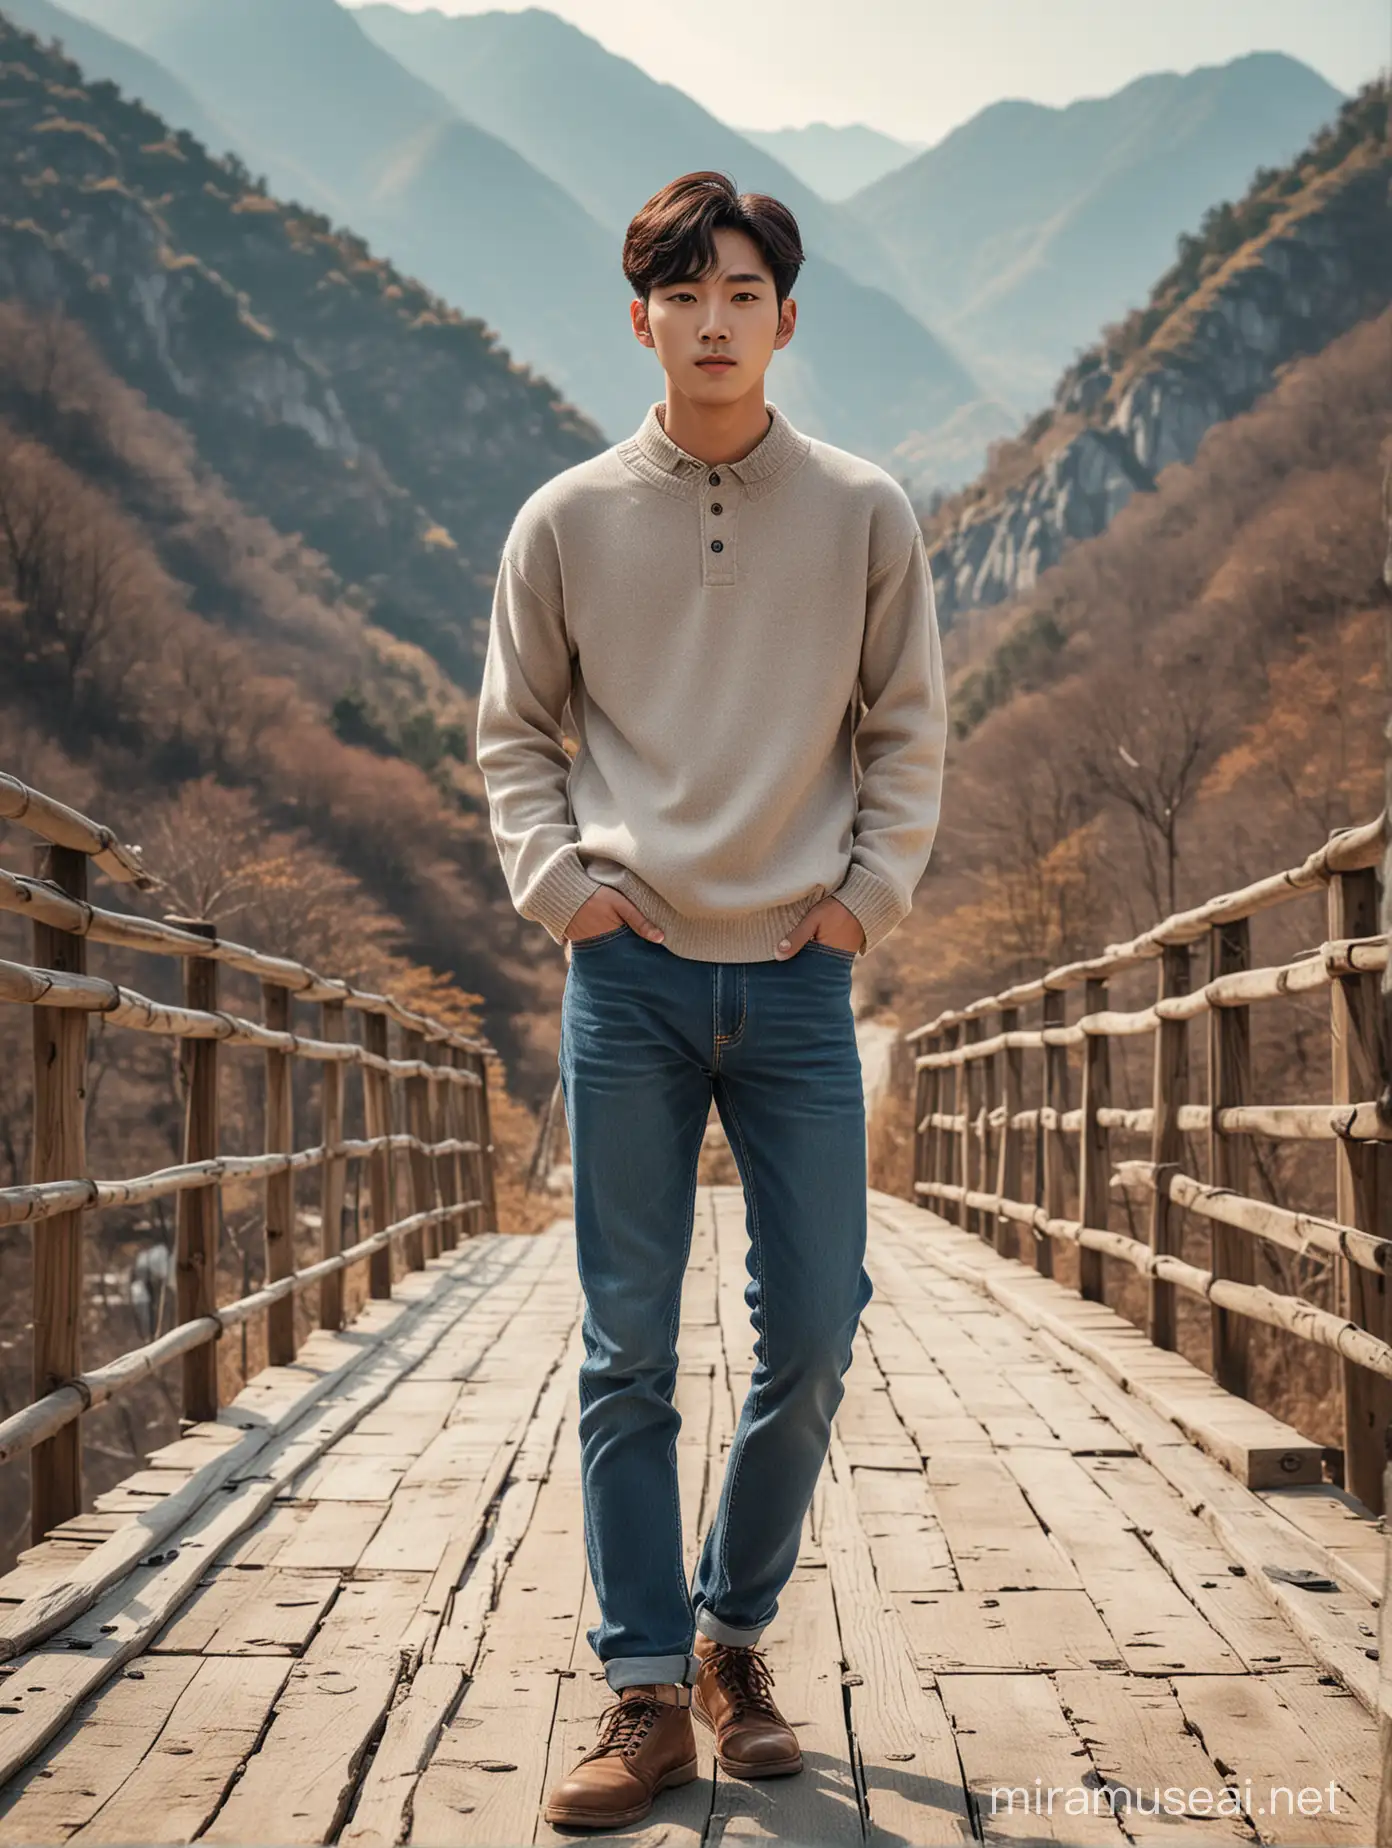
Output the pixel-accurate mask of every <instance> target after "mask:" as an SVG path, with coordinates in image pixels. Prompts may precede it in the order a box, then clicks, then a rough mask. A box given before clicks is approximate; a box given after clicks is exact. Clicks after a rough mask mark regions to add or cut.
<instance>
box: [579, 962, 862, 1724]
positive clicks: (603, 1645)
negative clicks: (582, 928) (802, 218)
mask: <svg viewBox="0 0 1392 1848" xmlns="http://www.w3.org/2000/svg"><path fill="white" fill-rule="evenodd" d="M853 960H854V959H853V957H852V956H851V954H850V953H849V952H848V951H842V950H836V949H833V948H830V947H829V946H827V945H824V944H817V943H809V944H807V945H806V946H805V947H804V948H803V949H801V950H800V951H799V952H798V953H797V955H796V956H794V957H792V958H791V959H790V960H789V961H787V962H752V963H710V962H696V961H692V960H690V959H688V958H684V957H679V956H674V955H673V954H672V952H671V951H670V950H667V949H665V948H663V946H662V945H661V944H653V943H648V942H647V941H646V940H645V939H644V938H642V937H640V936H638V934H637V933H636V932H635V931H632V930H630V929H629V928H628V926H627V925H620V926H619V927H618V928H617V929H616V930H612V931H605V932H603V933H602V934H601V935H600V936H598V937H591V938H590V939H588V940H587V941H584V942H581V943H578V944H575V945H574V946H573V947H572V953H571V963H570V968H569V971H568V973H567V976H566V989H565V1000H564V1004H563V1007H562V1012H561V1055H560V1065H561V1081H562V1085H563V1088H564V1094H565V1103H566V1115H567V1120H568V1123H569V1127H570V1138H571V1152H572V1156H573V1160H574V1166H575V1231H576V1247H577V1253H578V1259H579V1268H580V1281H581V1285H582V1288H583V1291H584V1296H585V1317H584V1343H585V1358H584V1360H583V1361H582V1363H581V1367H580V1468H581V1482H582V1488H583V1494H584V1512H585V1546H586V1551H587V1554H588V1558H589V1565H590V1576H591V1580H592V1582H593V1584H594V1588H595V1594H596V1597H597V1600H598V1603H599V1608H600V1612H601V1619H600V1622H599V1623H598V1625H597V1626H595V1627H594V1628H593V1629H592V1630H590V1631H589V1633H588V1634H589V1641H590V1644H591V1646H592V1647H593V1649H594V1650H595V1653H596V1654H597V1655H598V1656H599V1659H600V1661H601V1662H602V1663H603V1664H604V1671H605V1677H606V1679H607V1680H608V1682H609V1685H610V1687H612V1688H616V1689H617V1688H623V1687H628V1686H632V1685H634V1684H636V1683H639V1682H650V1681H664V1682H672V1681H676V1682H690V1681H693V1680H694V1679H695V1672H696V1666H697V1660H696V1657H695V1656H694V1655H693V1653H692V1644H693V1642H694V1632H695V1630H696V1629H700V1630H702V1631H704V1633H705V1634H706V1635H707V1636H710V1637H714V1638H715V1639H716V1640H717V1641H718V1642H725V1643H734V1644H745V1643H753V1642H755V1641H757V1640H758V1637H759V1635H760V1633H761V1631H762V1630H763V1628H764V1626H765V1625H766V1624H767V1623H768V1622H769V1621H770V1620H771V1619H772V1618H773V1616H774V1615H775V1613H776V1611H777V1609H778V1596H779V1593H780V1592H781V1591H782V1589H783V1587H784V1585H785V1584H786V1583H787V1581H788V1578H789V1576H790V1574H791V1573H792V1570H793V1567H794V1565H795V1563H796V1561H797V1555H798V1547H799V1543H800V1540H801V1533H802V1523H803V1517H804V1516H805V1514H806V1512H807V1508H808V1504H809V1503H810V1501H811V1499H812V1491H813V1488H814V1487H815V1485H816V1481H817V1476H818V1473H819V1471H820V1469H821V1467H822V1463H823V1461H824V1459H825V1457H826V1451H827V1443H828V1440H829V1436H830V1429H831V1420H832V1416H833V1414H834V1413H835V1411H836V1408H837V1406H838V1405H839V1404H840V1402H841V1396H842V1393H843V1391H844V1387H843V1384H842V1375H843V1374H844V1373H845V1371H846V1369H847V1367H848V1366H849V1365H850V1360H851V1343H852V1340H853V1339H854V1336H855V1331H856V1326H857V1324H858V1322H859V1320H860V1314H861V1311H862V1310H863V1309H864V1307H865V1305H866V1303H867V1302H868V1301H869V1300H870V1294H871V1284H870V1279H869V1277H868V1276H867V1274H866V1271H865V1267H864V1257H865V1236H866V1197H865V1186H866V1172H865V1103H864V1094H863V1091H862V1088H861V1073H860V1058H859V1054H858V1052H857V1048H856V1039H855V1028H854V1022H853V1018H852V1013H851V998H850V989H851V965H852V962H853ZM712 1097H713V1098H714V1100H715V1104H716V1108H717V1109H718V1111H719V1113H720V1120H721V1122H722V1123H723V1124H724V1126H725V1131H726V1134H727V1136H728V1138H729V1142H730V1146H731V1148H732V1150H733V1151H734V1156H735V1160H736V1162H737V1164H738V1167H739V1173H740V1178H741V1180H742V1181H743V1183H744V1194H745V1202H746V1223H747V1226H748V1231H749V1251H748V1254H747V1258H746V1262H747V1266H748V1270H749V1277H750V1281H749V1283H748V1285H747V1286H746V1288H745V1301H746V1302H747V1303H748V1304H749V1309H750V1317H751V1321H752V1324H753V1328H754V1332H755V1342H754V1354H755V1367H754V1372H753V1377H752V1379H751V1382H750V1387H749V1394H748V1397H747V1398H746V1399H745V1402H744V1407H743V1410H742V1411H741V1414H740V1418H739V1423H738V1426H737V1428H736V1430H735V1435H734V1441H733V1443H732V1444H731V1447H730V1453H729V1457H728V1459H727V1462H726V1468H725V1480H724V1484H723V1487H722V1490H721V1495H720V1503H719V1507H718V1509H717V1511H716V1516H715V1521H714V1524H713V1525H712V1527H711V1529H710V1532H709V1533H708V1535H707V1536H706V1540H705V1544H704V1546H703V1548H702V1551H701V1556H700V1561H699V1564H698V1565H697V1569H696V1575H695V1580H694V1582H693V1584H692V1585H691V1586H690V1587H688V1585H687V1580H686V1572H685V1568H684V1566H683V1562H682V1542H681V1521H680V1516H679V1510H678V1500H677V1461H676V1452H677V1431H678V1428H679V1427H680V1424H681V1419H680V1417H679V1415H678V1413H677V1412H676V1410H675V1409H674V1407H673V1404H672V1395H673V1391H674V1389H675V1386H676V1378H677V1347H676V1342H677V1327H678V1322H679V1319H680V1314H681V1289H682V1278H683V1275H684V1273H685V1270H686V1263H687V1256H688V1253H689V1251H690V1247H691V1228H692V1217H693V1209H694V1204H695V1195H696V1170H697V1162H698V1160H699V1157H700V1152H701V1138H702V1135H703V1133H704V1130H705V1126H706V1121H707V1118H708V1115H709V1112H710V1105H711V1099H712Z"/></svg>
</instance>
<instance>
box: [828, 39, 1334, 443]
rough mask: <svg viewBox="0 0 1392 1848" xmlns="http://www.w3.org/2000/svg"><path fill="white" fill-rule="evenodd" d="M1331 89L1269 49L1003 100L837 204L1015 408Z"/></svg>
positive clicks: (1307, 123)
mask: <svg viewBox="0 0 1392 1848" xmlns="http://www.w3.org/2000/svg"><path fill="white" fill-rule="evenodd" d="M1341 100H1342V98H1341V96H1340V94H1339V92H1338V91H1336V90H1334V89H1333V88H1332V87H1331V86H1330V85H1329V84H1328V83H1326V82H1325V80H1324V79H1323V78H1322V77H1320V76H1318V75H1317V74H1316V72H1314V71H1312V70H1310V69H1309V68H1308V67H1307V66H1306V65H1303V64H1300V63H1298V62H1297V61H1296V60H1294V59H1292V58H1288V57H1285V56H1282V55H1280V54H1277V53H1269V52H1261V53H1254V54H1253V55H1252V56H1250V57H1244V58H1239V59H1236V60H1235V61H1234V62H1233V63H1231V64H1226V65H1222V66H1220V67H1216V68H1209V69H1203V70H1195V71H1191V72H1189V73H1188V74H1186V75H1183V76H1181V75H1177V74H1174V73H1164V74H1159V75H1154V76H1147V77H1143V78H1140V79H1138V80H1137V81H1136V82H1135V83H1131V84H1128V85H1127V86H1126V87H1125V88H1124V89H1122V90H1119V91H1117V92H1116V94H1115V95H1112V96H1106V97H1101V98H1096V99H1089V100H1087V101H1083V102H1077V103H1072V104H1070V105H1069V106H1068V107H1067V108H1064V109H1050V108H1044V107H1042V106H1041V105H1039V104H1035V103H1025V102H1001V103H996V104H993V105H992V106H991V107H990V108H989V109H985V110H983V111H982V112H981V113H980V114H979V115H977V116H975V117H973V118H972V120H971V121H970V122H968V123H966V124H965V125H964V126H963V127H961V128H959V129H957V130H955V131H954V132H953V133H952V134H950V135H949V136H948V137H947V138H946V140H944V141H943V142H941V143H940V144H939V145H938V146H936V147H934V148H931V149H929V151H928V152H927V153H925V154H920V155H919V156H918V158H917V159H916V160H914V161H911V162H910V163H909V164H908V165H907V166H905V167H901V168H900V169H899V170H898V171H897V172H895V173H891V174H889V175H888V176H887V177H885V178H884V179H881V180H878V181H876V183H875V184H874V185H873V186H870V187H868V188H866V189H865V190H864V191H862V192H860V193H858V194H856V195H855V197H854V198H853V199H851V200H850V201H849V202H848V204H847V206H846V208H845V209H846V210H849V211H854V212H856V213H858V214H859V215H860V216H861V217H862V218H863V220H864V221H865V223H866V224H867V225H869V226H871V227H872V228H873V229H874V231H875V232H876V233H877V235H878V237H879V240H880V242H881V244H882V246H883V247H885V248H886V249H888V250H889V251H890V252H891V253H892V255H893V256H894V258H895V260H896V262H897V266H898V270H897V288H898V292H899V293H900V295H901V297H902V299H903V300H904V301H905V302H907V304H908V305H909V306H910V307H911V308H912V309H913V310H914V311H915V313H917V314H919V315H920V316H922V317H924V318H925V319H926V320H927V321H928V322H929V323H930V324H931V325H932V326H934V327H936V328H938V329H940V330H941V331H942V333H943V334H944V336H945V337H946V338H947V339H949V340H951V341H952V342H954V343H955V345H956V346H957V348H958V350H959V351H960V352H961V353H962V354H963V356H964V358H965V360H966V362H967V364H968V365H970V366H971V367H972V368H973V369H974V370H975V371H976V373H977V374H978V376H979V377H981V379H982V380H983V382H984V383H985V384H986V385H987V386H988V387H990V388H991V389H992V390H993V391H995V392H998V393H1000V394H1001V395H1002V396H1004V397H1006V398H1008V399H1010V400H1011V401H1012V402H1014V403H1015V404H1016V405H1017V406H1019V407H1020V408H1022V409H1023V408H1025V407H1026V406H1027V405H1028V404H1030V403H1037V402H1038V401H1039V398H1040V397H1041V396H1042V395H1043V394H1044V393H1045V392H1047V391H1048V389H1049V387H1050V385H1051V383H1052V381H1053V379H1054V378H1055V377H1056V376H1057V374H1058V372H1059V370H1060V369H1061V368H1062V367H1063V366H1065V365H1066V364H1067V363H1068V361H1069V360H1070V359H1071V358H1072V357H1073V356H1074V354H1075V353H1076V351H1077V350H1078V349H1079V348H1080V347H1081V346H1083V345H1085V344H1086V343H1087V342H1088V341H1090V340H1091V339H1092V337H1093V335H1094V333H1095V332H1096V329H1097V328H1098V327H1099V326H1100V325H1102V324H1103V323H1104V322H1107V321H1109V320H1112V319H1114V318H1116V317H1118V316H1120V315H1122V314H1124V313H1125V311H1126V310H1127V309H1128V308H1130V307H1132V306H1134V305H1135V304H1136V303H1137V302H1139V301H1143V300H1144V299H1145V297H1146V294H1147V291H1148V290H1149V287H1150V284H1151V282H1152V280H1153V279H1154V277H1155V276H1156V275H1157V274H1158V273H1159V272H1160V270H1162V269H1163V268H1164V266H1165V264H1166V262H1167V261H1168V259H1169V253H1170V251H1171V250H1172V248H1173V245H1174V240H1175V238H1176V237H1177V236H1178V235H1179V233H1180V232H1181V231H1183V230H1185V229H1186V228H1187V227H1189V226H1191V225H1194V224H1196V223H1197V222H1198V220H1199V218H1200V217H1201V215H1202V214H1203V213H1204V212H1205V211H1206V210H1207V209H1208V208H1209V206H1211V205H1212V204H1213V203H1214V202H1215V201H1216V200H1219V199H1226V198H1233V197H1235V196H1237V195H1238V194H1239V193H1241V192H1242V191H1243V190H1244V189H1245V187H1246V186H1247V185H1248V183H1249V182H1250V180H1251V178H1252V175H1253V173H1254V172H1256V171H1257V169H1259V168H1264V167H1269V166H1272V165H1278V164H1280V165H1283V164H1285V163H1286V162H1288V161H1289V160H1291V159H1292V158H1293V157H1294V155H1295V154H1296V152H1297V151H1298V150H1299V149H1300V148H1301V147H1302V146H1303V145H1304V143H1305V142H1306V141H1307V140H1308V139H1309V137H1310V136H1311V135H1312V134H1313V133H1314V132H1315V130H1316V129H1317V128H1318V127H1319V126H1320V125H1321V124H1322V123H1323V122H1325V121H1327V120H1328V119H1329V118H1330V117H1331V116H1332V115H1333V114H1334V112H1335V110H1336V109H1337V108H1338V105H1339V103H1340V101H1341Z"/></svg>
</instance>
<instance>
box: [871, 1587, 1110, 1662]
mask: <svg viewBox="0 0 1392 1848" xmlns="http://www.w3.org/2000/svg"><path fill="white" fill-rule="evenodd" d="M891 1595H892V1599H893V1603H894V1608H895V1609H896V1610H897V1611H898V1613H899V1616H900V1619H901V1621H902V1622H903V1625H904V1628H905V1630H906V1631H907V1632H908V1637H909V1641H910V1643H911V1644H912V1646H913V1651H914V1657H915V1660H916V1661H917V1663H918V1666H919V1668H920V1670H922V1672H923V1673H925V1674H929V1675H946V1674H957V1673H962V1672H968V1673H972V1674H979V1673H981V1672H983V1671H985V1670H994V1669H1005V1670H1009V1671H1010V1672H1011V1673H1012V1674H1015V1675H1020V1674H1024V1673H1026V1672H1028V1671H1037V1670H1044V1669H1048V1670H1053V1669H1060V1668H1120V1667H1121V1658H1120V1657H1119V1655H1118V1654H1117V1645H1116V1642H1115V1641H1114V1639H1113V1638H1112V1635H1111V1633H1110V1632H1109V1631H1108V1629H1107V1626H1106V1625H1105V1624H1104V1623H1103V1621H1102V1619H1101V1618H1100V1617H1099V1616H1098V1614H1097V1611H1096V1608H1095V1607H1094V1605H1093V1603H1092V1600H1091V1599H1090V1598H1089V1597H1088V1595H1087V1593H1086V1592H1085V1591H999V1592H982V1591H942V1592H903V1591H899V1592H894V1593H892V1594H891Z"/></svg>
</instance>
